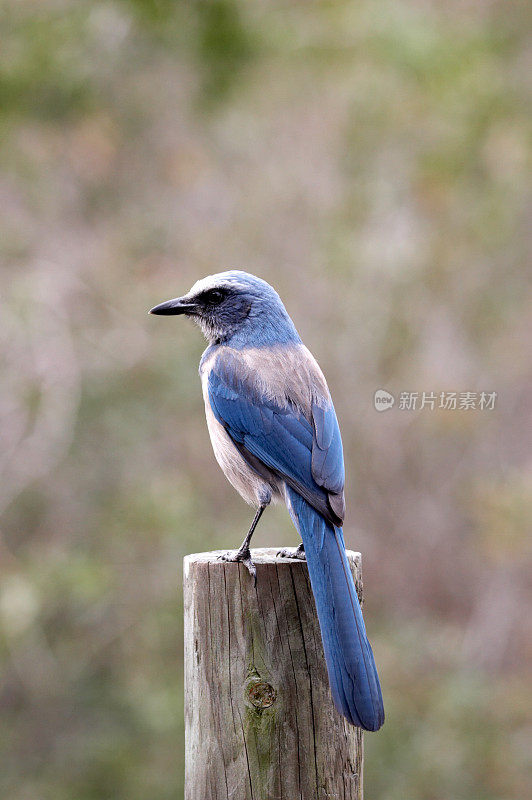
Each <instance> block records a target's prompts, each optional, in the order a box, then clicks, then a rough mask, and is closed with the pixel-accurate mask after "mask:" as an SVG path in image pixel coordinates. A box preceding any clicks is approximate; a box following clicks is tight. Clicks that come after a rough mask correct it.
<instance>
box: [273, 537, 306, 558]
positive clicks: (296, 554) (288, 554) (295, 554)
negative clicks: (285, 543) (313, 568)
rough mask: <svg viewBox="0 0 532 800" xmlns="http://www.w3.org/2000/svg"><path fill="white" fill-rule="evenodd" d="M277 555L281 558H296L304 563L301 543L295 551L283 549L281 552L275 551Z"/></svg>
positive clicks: (303, 551) (287, 548)
mask: <svg viewBox="0 0 532 800" xmlns="http://www.w3.org/2000/svg"><path fill="white" fill-rule="evenodd" d="M277 555H278V556H280V557H281V558H298V559H299V560H300V561H306V558H305V548H304V546H303V542H301V544H300V545H299V547H296V548H295V549H294V548H293V547H283V549H282V550H278V551H277Z"/></svg>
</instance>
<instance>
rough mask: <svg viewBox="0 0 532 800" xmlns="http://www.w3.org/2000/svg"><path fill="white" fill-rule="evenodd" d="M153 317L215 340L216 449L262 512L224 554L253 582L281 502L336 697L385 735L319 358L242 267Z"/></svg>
mask: <svg viewBox="0 0 532 800" xmlns="http://www.w3.org/2000/svg"><path fill="white" fill-rule="evenodd" d="M150 313H151V314H185V315H186V316H188V317H191V318H192V319H193V320H194V321H195V322H196V323H197V324H198V325H199V327H200V328H201V329H202V331H203V333H204V335H205V337H206V339H207V340H208V342H209V346H208V347H207V349H206V350H205V352H204V353H203V356H202V358H201V362H200V369H199V371H200V377H201V383H202V388H203V397H204V400H205V412H206V416H207V425H208V428H209V434H210V437H211V442H212V446H213V449H214V454H215V456H216V459H217V461H218V463H219V464H220V466H221V468H222V470H223V471H224V473H225V475H226V477H227V478H228V480H229V481H230V483H231V484H232V485H233V486H234V487H235V489H236V490H237V491H238V492H239V493H240V494H241V496H242V497H243V498H244V500H246V501H247V502H248V503H250V504H251V505H253V506H254V507H255V508H256V509H257V512H256V514H255V518H254V520H253V523H252V525H251V527H250V529H249V532H248V534H247V536H246V537H245V539H244V541H243V542H242V545H241V546H240V548H239V550H238V551H236V552H234V553H230V554H226V555H225V556H224V557H225V558H226V559H228V560H231V561H241V562H243V563H244V564H245V565H246V566H247V568H248V569H249V571H250V572H251V574H252V575H253V576H254V577H255V575H256V571H255V567H254V565H253V563H252V560H251V554H250V550H249V544H250V541H251V537H252V535H253V531H254V530H255V527H256V525H257V523H258V521H259V519H260V517H261V514H262V512H263V511H264V509H265V508H266V506H267V505H268V504H269V503H270V502H271V501H272V500H276V499H284V501H285V503H286V505H287V507H288V510H289V513H290V516H291V517H292V520H293V522H294V525H295V527H296V528H297V530H298V531H299V534H300V535H301V539H302V545H300V546H299V548H297V550H296V552H295V553H294V552H293V551H291V555H292V556H296V557H301V558H305V557H306V560H307V564H308V570H309V575H310V582H311V585H312V591H313V593H314V598H315V601H316V608H317V612H318V619H319V623H320V628H321V635H322V639H323V647H324V651H325V659H326V663H327V669H328V673H329V682H330V686H331V691H332V696H333V699H334V703H335V705H336V707H337V709H338V710H339V711H340V713H341V714H343V715H344V716H345V717H346V719H347V720H348V721H349V722H350V723H351V724H353V725H358V726H359V727H361V728H364V729H365V730H369V731H376V730H378V729H379V728H380V727H381V725H382V724H383V722H384V709H383V704H382V696H381V688H380V684H379V677H378V675H377V669H376V667H375V661H374V659H373V652H372V650H371V645H370V643H369V641H368V638H367V636H366V629H365V625H364V620H363V618H362V611H361V609H360V604H359V601H358V597H357V593H356V590H355V585H354V582H353V578H352V575H351V570H350V569H349V565H348V562H347V558H346V554H345V545H344V538H343V534H342V524H343V520H344V514H345V502H344V459H343V451H342V440H341V437H340V430H339V427H338V421H337V419H336V413H335V411H334V407H333V404H332V400H331V396H330V394H329V389H328V387H327V383H326V381H325V378H324V376H323V373H322V372H321V370H320V368H319V366H318V364H317V362H316V361H315V359H314V357H313V356H312V355H311V353H310V352H309V351H308V350H307V348H306V347H305V345H304V344H303V342H302V341H301V339H300V337H299V334H298V333H297V331H296V328H295V326H294V323H293V322H292V320H291V319H290V317H289V316H288V314H287V312H286V309H285V307H284V305H283V303H282V301H281V299H280V297H279V295H278V294H277V292H276V291H275V290H274V289H273V288H272V287H271V286H270V285H269V284H268V283H266V282H265V281H263V280H261V279H260V278H257V277H255V276H254V275H250V274H248V273H246V272H241V271H238V270H231V271H228V272H221V273H219V274H217V275H211V276H209V277H207V278H203V279H202V280H200V281H198V282H197V283H195V284H194V286H193V287H192V289H191V290H190V292H189V293H188V294H186V295H184V296H183V297H178V298H176V299H174V300H169V301H167V302H165V303H161V304H160V305H158V306H155V308H152V309H151V312H150ZM283 554H284V555H286V551H283Z"/></svg>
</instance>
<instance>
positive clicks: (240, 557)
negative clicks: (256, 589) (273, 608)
mask: <svg viewBox="0 0 532 800" xmlns="http://www.w3.org/2000/svg"><path fill="white" fill-rule="evenodd" d="M218 558H219V560H220V561H232V562H235V561H236V562H237V563H239V564H243V565H244V566H245V568H246V569H247V571H248V572H249V574H250V575H251V577H252V578H253V582H254V584H255V586H256V585H257V567H256V566H255V564H254V563H253V561H252V560H251V553H250V551H249V549H246V550H236V551H235V550H228V551H227V553H222V555H221V556H218Z"/></svg>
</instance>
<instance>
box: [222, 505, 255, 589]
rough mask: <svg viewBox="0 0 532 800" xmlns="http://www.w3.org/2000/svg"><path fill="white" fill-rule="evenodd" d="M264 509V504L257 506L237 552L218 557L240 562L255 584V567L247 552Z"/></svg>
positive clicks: (223, 559) (231, 551)
mask: <svg viewBox="0 0 532 800" xmlns="http://www.w3.org/2000/svg"><path fill="white" fill-rule="evenodd" d="M265 508H266V504H264V505H262V506H259V508H258V509H257V513H256V514H255V517H254V519H253V522H252V523H251V527H250V529H249V531H248V532H247V533H246V538H245V539H244V541H243V542H242V544H241V545H240V547H239V548H238V550H237V551H236V552H234V551H233V550H230V551H229V552H228V553H223V554H222V555H221V556H220V559H221V560H222V561H240V562H242V564H244V566H245V567H246V569H247V571H248V572H249V574H250V575H251V577H252V578H253V580H254V581H255V583H257V568H256V567H255V564H254V563H253V561H252V560H251V553H250V551H249V543H250V542H251V537H252V536H253V533H254V531H255V528H256V527H257V523H258V521H259V519H260V518H261V516H262V512H263V511H264V509H265Z"/></svg>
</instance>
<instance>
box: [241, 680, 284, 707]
mask: <svg viewBox="0 0 532 800" xmlns="http://www.w3.org/2000/svg"><path fill="white" fill-rule="evenodd" d="M245 691H246V698H247V699H248V700H249V702H250V703H251V705H252V706H255V708H269V707H270V706H273V704H274V703H275V701H276V699H277V692H276V691H275V689H274V688H273V686H270V684H269V683H266V681H263V680H262V678H257V677H254V678H249V679H248V681H247V682H246V690H245Z"/></svg>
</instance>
